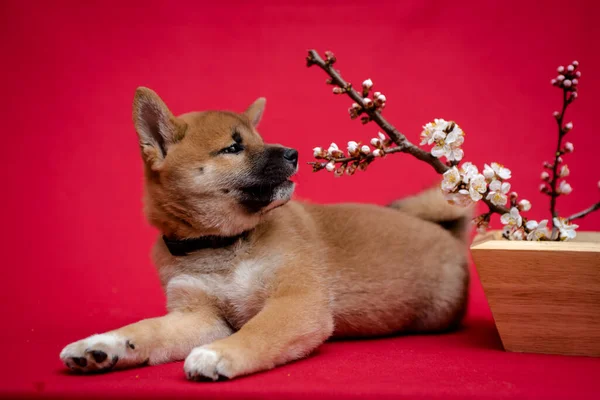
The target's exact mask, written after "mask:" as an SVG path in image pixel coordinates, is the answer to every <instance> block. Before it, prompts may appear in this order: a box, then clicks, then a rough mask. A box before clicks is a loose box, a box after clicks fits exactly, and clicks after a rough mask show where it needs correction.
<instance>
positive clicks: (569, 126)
mask: <svg viewBox="0 0 600 400" xmlns="http://www.w3.org/2000/svg"><path fill="white" fill-rule="evenodd" d="M565 129H566V130H567V131H570V130H571V129H573V123H572V122H567V123H566V124H565Z"/></svg>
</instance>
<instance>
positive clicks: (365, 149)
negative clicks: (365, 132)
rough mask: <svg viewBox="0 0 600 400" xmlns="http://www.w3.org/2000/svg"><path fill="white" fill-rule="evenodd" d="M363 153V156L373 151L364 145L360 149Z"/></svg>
mask: <svg viewBox="0 0 600 400" xmlns="http://www.w3.org/2000/svg"><path fill="white" fill-rule="evenodd" d="M360 151H361V153H363V154H369V153H370V152H371V149H370V148H369V146H367V145H364V146H362V147H361V148H360Z"/></svg>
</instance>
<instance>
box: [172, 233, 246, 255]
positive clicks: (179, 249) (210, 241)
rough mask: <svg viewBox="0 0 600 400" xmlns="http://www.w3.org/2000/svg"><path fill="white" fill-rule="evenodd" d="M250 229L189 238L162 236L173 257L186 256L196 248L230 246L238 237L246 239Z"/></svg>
mask: <svg viewBox="0 0 600 400" xmlns="http://www.w3.org/2000/svg"><path fill="white" fill-rule="evenodd" d="M249 233H250V231H245V232H242V233H240V234H239V235H236V236H201V237H197V238H191V239H169V238H168V237H166V236H163V241H164V242H165V244H166V245H167V248H168V249H169V252H170V253H171V255H173V256H175V257H181V256H187V255H188V254H189V253H192V252H194V251H197V250H202V249H221V248H224V247H228V246H231V245H232V244H234V243H235V242H237V241H238V240H240V239H246V238H247V237H248V234H249Z"/></svg>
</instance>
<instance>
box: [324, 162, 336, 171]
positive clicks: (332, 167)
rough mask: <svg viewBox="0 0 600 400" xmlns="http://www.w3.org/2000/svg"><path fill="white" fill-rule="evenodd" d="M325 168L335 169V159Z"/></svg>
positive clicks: (328, 169)
mask: <svg viewBox="0 0 600 400" xmlns="http://www.w3.org/2000/svg"><path fill="white" fill-rule="evenodd" d="M325 169H326V170H327V171H329V172H332V171H333V170H334V169H335V162H333V161H331V162H328V163H327V165H326V166H325Z"/></svg>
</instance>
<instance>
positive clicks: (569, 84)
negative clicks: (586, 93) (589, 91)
mask: <svg viewBox="0 0 600 400" xmlns="http://www.w3.org/2000/svg"><path fill="white" fill-rule="evenodd" d="M571 84H572V82H571V81H570V80H568V79H565V80H564V81H563V85H564V86H565V87H571Z"/></svg>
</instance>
